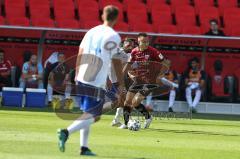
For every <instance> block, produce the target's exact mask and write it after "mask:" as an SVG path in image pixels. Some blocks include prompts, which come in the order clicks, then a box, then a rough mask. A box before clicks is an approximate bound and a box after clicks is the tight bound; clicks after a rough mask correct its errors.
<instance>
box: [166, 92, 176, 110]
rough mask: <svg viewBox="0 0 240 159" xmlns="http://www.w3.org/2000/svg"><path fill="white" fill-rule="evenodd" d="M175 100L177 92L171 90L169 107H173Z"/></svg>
mask: <svg viewBox="0 0 240 159" xmlns="http://www.w3.org/2000/svg"><path fill="white" fill-rule="evenodd" d="M175 98H176V91H175V90H171V91H170V94H169V105H168V106H169V107H173V104H174V102H175Z"/></svg>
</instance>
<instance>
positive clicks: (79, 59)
mask: <svg viewBox="0 0 240 159" xmlns="http://www.w3.org/2000/svg"><path fill="white" fill-rule="evenodd" d="M82 54H83V48H81V47H79V51H78V55H77V61H76V67H75V68H76V71H75V82H77V77H78V73H79V67H80V64H81V57H82Z"/></svg>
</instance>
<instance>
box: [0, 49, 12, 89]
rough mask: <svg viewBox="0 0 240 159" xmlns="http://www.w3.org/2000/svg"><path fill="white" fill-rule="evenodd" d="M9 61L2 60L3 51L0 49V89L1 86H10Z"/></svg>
mask: <svg viewBox="0 0 240 159" xmlns="http://www.w3.org/2000/svg"><path fill="white" fill-rule="evenodd" d="M11 66H12V65H11V62H10V61H9V60H6V61H4V51H3V50H2V49H0V91H1V90H2V87H4V86H5V87H11V85H12V82H11Z"/></svg>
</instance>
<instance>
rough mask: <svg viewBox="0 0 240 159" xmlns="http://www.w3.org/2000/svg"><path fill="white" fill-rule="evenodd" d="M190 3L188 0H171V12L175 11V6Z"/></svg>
mask: <svg viewBox="0 0 240 159" xmlns="http://www.w3.org/2000/svg"><path fill="white" fill-rule="evenodd" d="M182 5H184V6H186V5H190V0H171V8H172V12H174V11H175V7H179V6H182Z"/></svg>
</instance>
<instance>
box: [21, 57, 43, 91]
mask: <svg viewBox="0 0 240 159" xmlns="http://www.w3.org/2000/svg"><path fill="white" fill-rule="evenodd" d="M42 74H43V68H42V64H38V63H37V56H36V55H31V58H30V60H29V61H28V62H25V63H24V64H23V67H22V75H21V77H20V80H19V82H20V85H19V87H20V88H23V89H25V88H26V87H29V88H35V87H38V88H43V82H42Z"/></svg>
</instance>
